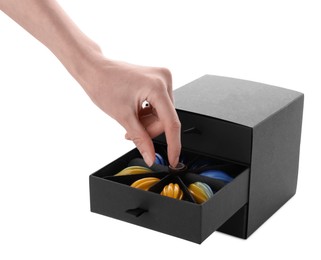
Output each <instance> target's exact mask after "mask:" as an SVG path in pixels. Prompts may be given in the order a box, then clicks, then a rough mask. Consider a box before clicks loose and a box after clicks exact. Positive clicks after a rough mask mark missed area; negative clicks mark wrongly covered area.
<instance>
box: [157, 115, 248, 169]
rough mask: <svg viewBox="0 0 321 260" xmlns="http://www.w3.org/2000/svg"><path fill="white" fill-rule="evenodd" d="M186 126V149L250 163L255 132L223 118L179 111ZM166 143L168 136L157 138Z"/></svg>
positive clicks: (183, 142)
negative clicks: (253, 133)
mask: <svg viewBox="0 0 321 260" xmlns="http://www.w3.org/2000/svg"><path fill="white" fill-rule="evenodd" d="M177 112H178V116H179V118H180V121H181V124H182V133H181V139H182V147H183V148H187V149H189V150H192V151H196V152H201V153H205V154H209V155H212V156H217V157H220V158H224V159H228V160H232V161H236V162H241V163H245V164H250V162H251V140H252V129H251V128H249V127H246V126H242V125H238V124H234V123H230V122H226V121H223V120H220V119H215V118H211V117H206V116H203V115H198V114H193V113H190V112H186V111H182V110H177ZM156 140H157V141H160V142H166V139H165V136H164V135H161V136H159V137H157V138H156Z"/></svg>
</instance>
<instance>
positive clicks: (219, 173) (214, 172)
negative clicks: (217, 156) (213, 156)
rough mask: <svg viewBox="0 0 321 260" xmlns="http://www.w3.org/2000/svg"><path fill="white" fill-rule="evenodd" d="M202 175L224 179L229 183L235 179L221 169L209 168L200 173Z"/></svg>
mask: <svg viewBox="0 0 321 260" xmlns="http://www.w3.org/2000/svg"><path fill="white" fill-rule="evenodd" d="M200 175H202V176H206V177H210V178H213V179H217V180H221V181H224V182H225V183H229V182H230V181H232V180H233V178H232V177H231V176H230V175H228V174H227V173H226V172H223V171H220V170H207V171H204V172H202V173H200Z"/></svg>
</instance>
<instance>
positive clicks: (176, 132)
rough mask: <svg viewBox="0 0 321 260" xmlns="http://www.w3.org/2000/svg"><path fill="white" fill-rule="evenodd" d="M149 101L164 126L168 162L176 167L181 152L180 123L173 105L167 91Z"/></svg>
mask: <svg viewBox="0 0 321 260" xmlns="http://www.w3.org/2000/svg"><path fill="white" fill-rule="evenodd" d="M150 102H151V104H152V105H153V107H154V108H155V109H156V111H157V115H158V118H159V120H160V122H161V123H162V125H163V127H164V132H165V136H166V142H167V153H168V160H169V163H170V165H171V166H173V167H176V165H177V163H178V161H179V155H180V152H181V123H180V121H179V118H178V115H177V113H176V110H175V107H174V105H173V103H172V101H171V99H170V97H169V95H168V93H167V91H166V92H165V91H164V93H162V94H157V97H156V98H155V99H154V100H150Z"/></svg>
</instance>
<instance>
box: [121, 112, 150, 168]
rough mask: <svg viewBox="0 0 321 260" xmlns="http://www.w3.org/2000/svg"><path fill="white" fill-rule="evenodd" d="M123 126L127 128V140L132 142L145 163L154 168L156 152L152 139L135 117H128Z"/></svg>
mask: <svg viewBox="0 0 321 260" xmlns="http://www.w3.org/2000/svg"><path fill="white" fill-rule="evenodd" d="M123 126H124V127H125V129H126V131H127V133H126V139H129V140H132V141H133V142H134V144H135V145H136V147H137V149H138V150H139V152H140V154H141V155H142V156H143V158H144V161H145V163H146V164H147V165H148V166H152V164H153V163H154V161H155V150H154V145H153V142H152V140H151V137H150V136H149V134H148V133H147V131H146V130H145V128H144V127H143V126H142V124H141V123H140V121H139V120H138V119H137V117H136V116H135V115H132V116H128V117H127V120H126V122H124V124H123Z"/></svg>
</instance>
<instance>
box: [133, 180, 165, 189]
mask: <svg viewBox="0 0 321 260" xmlns="http://www.w3.org/2000/svg"><path fill="white" fill-rule="evenodd" d="M157 182H159V179H158V178H156V177H146V178H142V179H139V180H137V181H135V182H133V183H132V184H131V185H130V186H131V187H133V188H136V189H141V190H149V189H150V187H152V186H153V185H155V184H156V183H157Z"/></svg>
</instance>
